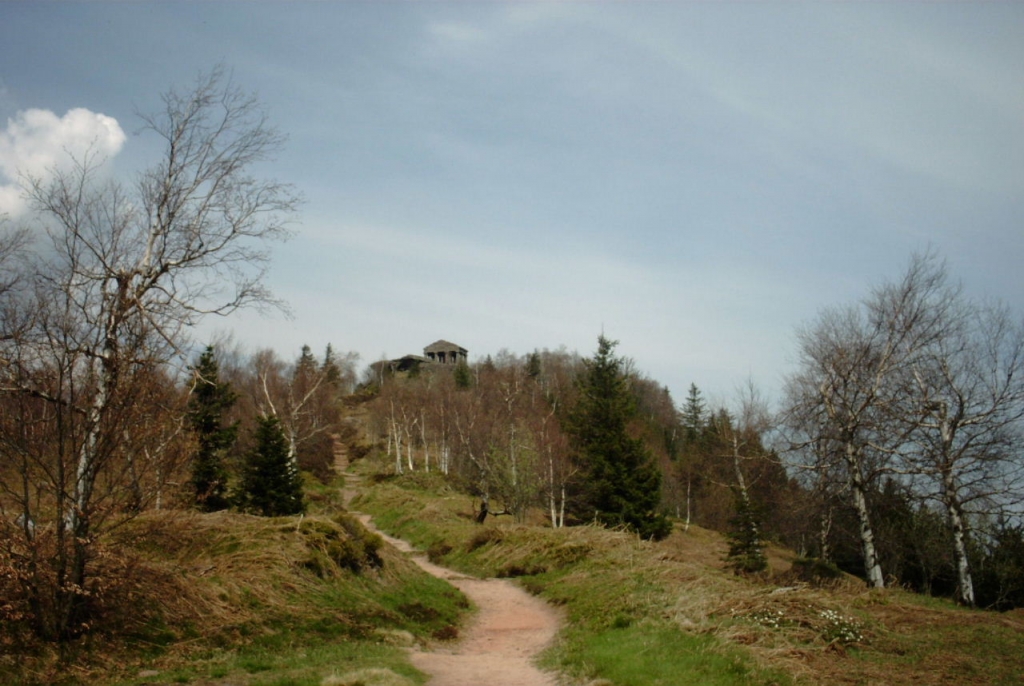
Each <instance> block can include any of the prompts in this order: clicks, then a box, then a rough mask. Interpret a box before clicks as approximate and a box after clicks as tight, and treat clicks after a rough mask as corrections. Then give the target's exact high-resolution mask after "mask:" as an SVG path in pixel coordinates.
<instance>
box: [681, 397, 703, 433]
mask: <svg viewBox="0 0 1024 686" xmlns="http://www.w3.org/2000/svg"><path fill="white" fill-rule="evenodd" d="M682 415H683V416H682V419H683V428H684V429H686V440H687V441H689V442H691V443H693V442H696V441H697V439H698V438H699V437H700V435H701V432H702V431H703V430H704V424H705V421H704V417H705V404H704V399H703V398H702V397H701V393H700V389H699V388H697V384H695V383H691V384H690V391H689V393H688V394H687V396H686V404H685V405H683V412H682Z"/></svg>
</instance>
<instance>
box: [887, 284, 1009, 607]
mask: <svg viewBox="0 0 1024 686" xmlns="http://www.w3.org/2000/svg"><path fill="white" fill-rule="evenodd" d="M959 305H960V306H959V307H957V308H951V309H950V310H948V326H947V327H946V328H945V329H944V332H943V335H942V336H941V337H939V338H937V339H936V340H935V341H933V342H932V344H931V345H929V346H928V347H927V348H926V349H925V350H924V351H923V352H922V354H921V355H919V356H918V357H917V358H916V359H915V361H914V363H913V365H912V366H911V367H910V369H909V370H908V374H907V376H906V379H905V383H906V396H907V399H908V402H907V404H906V405H905V406H904V407H903V408H902V413H901V415H900V417H899V418H900V419H901V420H902V421H903V422H905V423H907V424H908V426H909V427H910V430H911V435H912V442H911V445H910V447H909V450H908V455H907V461H908V465H909V469H910V470H911V471H913V472H914V473H917V474H922V475H924V476H926V477H927V479H928V485H927V486H925V488H926V489H927V490H926V494H927V495H929V496H931V497H934V498H935V499H937V500H938V501H939V502H940V503H941V504H942V507H943V509H944V511H945V513H946V520H947V523H948V526H949V532H950V544H951V548H952V553H953V560H954V563H955V567H956V574H957V589H956V600H957V601H958V602H960V603H962V604H964V605H969V606H973V605H974V604H975V598H974V583H973V580H972V575H971V568H970V561H969V557H968V547H969V546H968V541H969V538H970V529H971V526H970V518H969V517H968V514H969V511H970V510H972V509H973V510H975V511H976V512H977V511H978V510H981V511H982V512H986V511H988V512H991V511H992V508H998V507H1000V506H1005V505H1006V504H1007V503H1008V502H1011V501H1012V500H1013V499H1014V498H1015V496H1018V495H1019V493H1020V485H1021V469H1022V465H1021V464H1020V462H1019V459H1018V458H1019V456H1020V453H1019V448H1018V445H1019V443H1020V441H1021V439H1022V438H1024V435H1022V427H1021V419H1022V418H1024V329H1022V327H1021V326H1020V325H1019V324H1015V323H1013V322H1012V320H1011V318H1010V315H1009V312H1008V311H1007V310H1006V309H1005V307H999V306H997V307H977V306H974V305H973V304H971V303H969V302H966V301H962V302H960V303H959Z"/></svg>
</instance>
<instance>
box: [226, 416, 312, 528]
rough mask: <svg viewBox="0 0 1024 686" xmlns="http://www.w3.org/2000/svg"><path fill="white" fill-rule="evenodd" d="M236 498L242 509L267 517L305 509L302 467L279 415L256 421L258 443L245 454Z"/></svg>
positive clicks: (296, 512)
mask: <svg viewBox="0 0 1024 686" xmlns="http://www.w3.org/2000/svg"><path fill="white" fill-rule="evenodd" d="M237 501H238V505H239V507H240V508H241V509H243V510H245V511H248V512H253V513H255V514H260V515H263V516H264V517H278V516H282V515H293V514H299V513H300V512H304V511H305V509H306V506H305V503H304V502H303V498H302V479H301V477H300V474H299V468H298V465H297V464H296V463H295V460H294V459H292V456H291V455H290V454H289V450H288V439H287V438H286V437H285V435H284V432H283V431H282V430H281V423H280V422H279V421H278V419H277V417H273V416H270V417H260V418H258V419H257V420H256V435H255V445H254V446H253V449H252V450H251V451H250V452H249V454H248V455H247V456H246V460H245V465H244V468H243V472H242V483H241V485H240V491H239V493H238V496H237Z"/></svg>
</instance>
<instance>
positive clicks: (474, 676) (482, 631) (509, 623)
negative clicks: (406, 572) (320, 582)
mask: <svg viewBox="0 0 1024 686" xmlns="http://www.w3.org/2000/svg"><path fill="white" fill-rule="evenodd" d="M359 518H360V520H361V521H362V522H363V523H364V524H365V525H366V526H368V527H369V528H371V529H373V530H374V531H377V533H380V535H381V536H383V537H384V540H386V541H387V542H388V543H390V544H391V545H393V546H395V547H396V548H397V549H398V550H400V551H403V552H405V553H409V554H411V555H412V559H413V561H414V562H416V564H418V565H419V566H420V567H421V568H422V569H423V570H425V571H426V572H428V573H429V574H433V575H434V576H436V577H438V578H440V579H444V580H445V581H448V582H449V583H450V584H452V585H453V586H455V587H456V588H458V589H459V590H460V591H462V592H463V593H465V594H466V596H467V597H468V598H469V599H470V600H471V601H472V602H473V604H474V605H476V607H477V608H478V611H477V613H476V615H475V616H474V617H473V619H472V620H471V623H470V624H469V626H467V627H466V628H465V629H464V630H463V632H462V633H463V638H462V639H461V640H459V641H458V643H456V644H455V645H454V646H453V647H450V648H448V647H445V648H439V649H436V650H433V651H430V652H424V651H419V650H415V651H413V652H412V653H411V654H410V661H411V662H412V664H413V666H415V667H416V668H417V669H420V670H422V671H424V672H426V673H427V674H430V675H431V679H430V681H428V682H427V684H428V685H429V686H482V685H486V684H501V685H502V686H555V684H557V681H556V679H555V676H554V675H553V674H551V673H548V672H543V671H541V670H540V669H538V668H537V667H536V666H535V665H534V664H533V659H534V658H535V657H536V656H537V654H539V653H540V652H541V651H542V650H543V649H544V648H545V647H547V645H548V644H549V643H550V642H551V641H552V639H554V637H555V634H556V633H557V631H558V628H559V626H560V624H561V619H560V617H559V615H558V613H557V612H556V611H555V610H554V609H553V608H552V607H551V606H550V605H548V604H547V603H545V602H544V601H543V600H540V599H539V598H535V597H533V596H531V595H530V594H529V593H527V592H526V591H524V590H522V589H521V588H519V587H518V586H516V585H515V584H513V583H512V582H510V581H508V580H505V579H474V578H472V577H468V576H465V575H462V574H459V573H458V572H453V571H452V570H450V569H447V568H445V567H441V566H438V565H436V564H433V563H432V562H430V561H429V560H427V558H426V555H424V554H423V553H419V552H417V551H414V550H413V548H412V547H411V546H410V545H409V544H408V543H407V542H405V541H403V540H400V539H397V538H393V537H391V536H388V535H387V534H384V533H381V532H380V531H378V530H377V529H376V528H374V527H373V522H372V521H371V520H370V517H369V516H368V515H359Z"/></svg>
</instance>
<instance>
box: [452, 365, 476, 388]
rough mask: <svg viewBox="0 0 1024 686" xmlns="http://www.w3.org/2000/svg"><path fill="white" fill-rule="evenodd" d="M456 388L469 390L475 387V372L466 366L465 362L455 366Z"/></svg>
mask: <svg viewBox="0 0 1024 686" xmlns="http://www.w3.org/2000/svg"><path fill="white" fill-rule="evenodd" d="M453 374H454V375H455V386H456V387H457V388H469V387H470V386H472V385H473V372H471V371H470V369H469V365H468V364H466V361H465V360H459V363H458V364H456V365H455V371H454V372H453Z"/></svg>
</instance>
